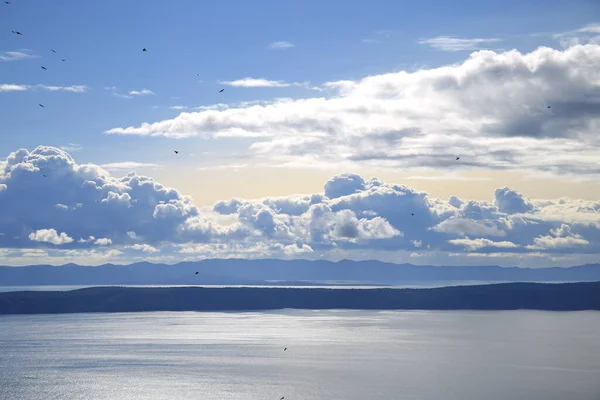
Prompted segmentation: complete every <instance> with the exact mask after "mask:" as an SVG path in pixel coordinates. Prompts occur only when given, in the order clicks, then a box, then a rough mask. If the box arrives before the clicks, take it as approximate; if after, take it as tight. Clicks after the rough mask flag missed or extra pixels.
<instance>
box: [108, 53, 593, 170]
mask: <svg viewBox="0 0 600 400" xmlns="http://www.w3.org/2000/svg"><path fill="white" fill-rule="evenodd" d="M598 64H600V46H597V45H586V46H575V47H571V48H568V49H566V50H563V51H560V50H553V49H550V48H546V47H542V48H539V49H537V50H535V51H533V52H531V53H528V54H522V53H519V52H518V51H510V52H505V53H495V52H492V51H480V52H476V53H473V54H472V55H471V56H470V57H469V58H468V59H467V60H466V61H464V62H463V63H461V64H456V65H450V66H444V67H440V68H434V69H421V70H418V71H414V72H406V71H401V72H396V73H389V74H382V75H375V76H370V77H366V78H364V79H362V80H358V81H339V82H329V83H326V84H325V85H324V87H326V88H327V90H328V93H329V94H328V96H322V97H312V98H305V99H296V100H293V99H278V100H274V101H272V102H270V103H268V104H251V105H240V106H236V107H230V106H227V107H225V106H223V107H213V108H208V109H203V110H201V111H199V112H192V113H182V114H180V115H179V116H177V117H175V118H172V119H167V120H163V121H158V122H149V123H143V124H141V125H139V126H129V127H117V128H113V129H109V130H108V131H106V133H107V134H121V135H139V136H164V137H172V138H182V137H194V136H199V137H205V138H220V137H228V138H235V137H239V138H253V140H252V144H251V145H250V146H249V148H248V151H249V152H250V153H251V155H252V156H254V157H260V158H268V159H269V161H271V163H272V164H273V163H280V164H292V163H295V164H296V165H302V166H310V165H321V166H323V167H326V166H337V165H345V166H347V167H348V168H354V167H365V166H366V167H378V168H389V169H395V170H398V169H402V170H410V169H413V168H432V169H434V170H435V169H438V170H443V171H444V172H447V173H450V172H453V171H459V170H464V169H466V168H469V169H471V170H477V169H481V170H487V169H490V168H491V169H498V170H518V171H520V172H530V173H535V174H540V173H545V174H550V175H553V176H557V175H562V176H568V177H571V176H579V177H589V179H600V167H599V166H598V163H597V157H598V153H599V152H600V148H599V145H600V140H599V139H598V137H597V134H596V132H597V127H598V126H600V106H599V104H600V96H599V95H598V93H600V72H599V70H598V68H596V65H598ZM549 105H551V108H548V106H549ZM457 156H461V158H460V160H458V161H457V160H456V157H457Z"/></svg>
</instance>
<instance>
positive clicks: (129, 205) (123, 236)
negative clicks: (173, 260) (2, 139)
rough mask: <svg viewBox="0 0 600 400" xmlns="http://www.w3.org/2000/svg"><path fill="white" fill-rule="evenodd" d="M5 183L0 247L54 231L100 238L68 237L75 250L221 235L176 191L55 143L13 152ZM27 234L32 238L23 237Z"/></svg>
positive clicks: (1, 195) (17, 244)
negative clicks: (112, 170)
mask: <svg viewBox="0 0 600 400" xmlns="http://www.w3.org/2000/svg"><path fill="white" fill-rule="evenodd" d="M43 175H46V177H44V176H43ZM0 182H1V183H2V184H3V185H5V186H6V188H5V189H4V190H2V191H0V209H1V210H2V212H1V213H0V232H3V233H4V236H1V237H0V246H1V247H31V246H33V245H34V243H41V242H48V240H45V241H40V238H49V237H52V236H56V235H57V234H54V235H52V233H53V232H65V233H66V234H68V237H69V238H90V237H91V238H92V239H94V238H96V239H94V240H89V239H84V240H83V241H73V240H66V239H65V240H64V241H63V244H64V245H66V246H70V247H71V248H74V249H75V248H81V247H89V246H93V245H104V246H107V245H126V244H135V243H136V241H141V243H146V244H150V245H152V244H153V243H160V242H163V241H166V242H180V241H186V240H201V239H204V240H206V239H207V238H210V237H211V236H214V235H218V234H219V232H218V230H217V229H216V228H215V227H213V226H211V224H210V223H208V222H207V223H204V220H203V217H202V216H201V215H200V213H199V211H198V209H197V208H196V207H195V206H194V205H193V204H192V202H191V199H190V198H189V197H187V196H184V195H182V194H181V193H179V192H178V191H176V190H174V189H169V188H166V187H164V186H163V185H160V184H159V183H157V182H155V181H154V180H153V179H152V178H149V177H145V176H140V175H137V174H135V173H129V174H127V175H126V176H124V177H122V178H115V177H112V176H111V175H110V174H109V173H108V172H107V171H106V170H104V169H102V168H101V167H98V166H96V165H93V164H81V165H80V164H77V163H76V162H75V161H74V160H73V158H71V156H70V155H69V154H68V153H66V152H65V151H63V150H60V149H57V148H54V147H48V146H39V147H37V148H36V149H35V150H33V151H31V152H29V151H28V150H26V149H20V150H18V151H16V152H13V153H11V154H10V155H9V156H8V158H7V160H6V163H5V164H4V171H3V174H2V175H1V177H0ZM192 218H193V220H190V219H192ZM192 221H193V222H194V223H193V224H192V223H191V222H192ZM186 223H188V225H189V226H188V225H185V224H186ZM50 227H51V228H50ZM48 229H50V230H49V231H44V230H48ZM52 229H53V230H52ZM40 230H41V232H42V233H43V236H40V235H41V234H42V233H40ZM129 232H135V236H134V237H133V238H132V237H131V235H130V233H129ZM30 234H32V235H33V236H32V238H33V239H32V240H30V241H24V240H23V237H25V238H27V237H28V236H29V235H30ZM61 235H62V233H61ZM61 235H59V237H61Z"/></svg>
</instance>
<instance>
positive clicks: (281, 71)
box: [0, 0, 600, 266]
mask: <svg viewBox="0 0 600 400" xmlns="http://www.w3.org/2000/svg"><path fill="white" fill-rule="evenodd" d="M0 10H1V12H0V26H3V27H5V28H4V31H3V32H2V33H0V109H2V119H1V121H0V124H1V131H0V134H1V135H2V141H0V152H2V154H3V156H2V158H1V159H2V160H4V159H6V160H7V161H6V162H3V164H2V166H3V168H2V169H3V172H2V174H0V209H2V211H0V263H6V264H19V263H21V264H22V263H26V262H28V263H34V262H36V261H43V262H50V263H61V262H63V261H74V262H78V261H81V259H82V258H83V259H86V260H88V261H86V262H92V263H95V262H98V263H99V262H105V261H111V262H121V263H123V262H129V261H132V260H139V259H149V260H153V261H164V262H167V261H168V262H176V261H180V260H184V259H199V258H206V257H223V256H232V255H241V256H248V257H259V256H272V257H299V256H302V257H309V258H310V257H312V258H319V257H325V258H329V259H336V258H356V259H365V258H367V259H369V258H378V259H385V260H394V261H405V262H412V263H434V264H435V263H437V264H440V263H441V264H444V263H446V264H449V263H452V264H457V263H458V264H483V263H488V264H489V263H492V264H506V265H515V264H518V265H524V266H536V265H539V264H540V263H541V262H543V263H545V264H544V265H572V264H576V263H582V262H587V261H593V260H595V257H596V255H597V254H598V250H600V216H599V215H600V168H598V166H597V157H598V156H599V155H600V142H598V140H597V139H596V136H597V134H596V133H597V126H600V117H599V115H600V99H598V97H597V93H598V92H599V91H600V87H599V84H598V82H600V77H599V76H597V73H598V72H597V68H594V63H596V61H600V23H599V22H600V4H599V3H598V2H597V1H595V0H573V1H571V2H568V3H567V2H564V1H559V0H550V1H541V0H540V1H533V0H531V1H502V2H482V1H474V0H473V1H471V0H464V1H456V2H449V1H442V0H440V1H434V0H428V1H419V2H414V1H398V0H397V1H370V2H358V1H328V2H324V1H312V0H310V1H303V2H283V1H259V2H245V1H220V2H212V3H209V2H199V1H192V0H190V1H183V0H181V1H173V2H165V1H161V2H159V1H138V0H131V1H116V0H107V1H102V2H83V1H76V0H64V1H60V2H33V1H30V0H12V2H11V4H8V5H6V4H2V5H1V6H0ZM12 30H14V31H20V32H22V35H15V34H14V33H11V31H12ZM143 48H146V49H147V50H148V51H147V52H142V49H143ZM51 49H54V50H56V53H53V52H51ZM62 59H66V61H64V62H63V61H61V60H62ZM41 66H44V67H46V68H47V70H43V69H42V68H41ZM197 75H199V76H197ZM222 88H225V91H224V92H223V93H218V92H219V90H220V89H222ZM38 103H41V104H43V105H44V106H45V107H44V108H41V107H39V106H38ZM550 105H552V107H551V108H548V106H550ZM38 146H50V147H38ZM36 148H37V149H36ZM19 149H27V151H19ZM34 149H35V150H34ZM60 149H62V150H60ZM173 150H178V151H179V152H180V154H178V155H176V154H174V152H173ZM458 156H460V162H457V161H459V160H457V159H456V157H458ZM71 157H72V158H71ZM84 164H90V165H87V166H86V165H84ZM128 173H132V174H133V175H129V177H126V178H123V179H122V180H119V179H120V177H122V176H124V175H126V174H128ZM136 173H137V174H140V175H136ZM40 174H42V175H41V176H43V177H44V178H47V179H45V180H44V179H42V178H40ZM109 174H112V175H109ZM44 175H45V176H44ZM141 175H143V176H147V177H148V178H141V177H140V176H141ZM372 177H375V178H377V179H375V180H370V178H372ZM91 182H94V183H93V185H92V183H91ZM140 182H142V183H140ZM94 185H95V186H94ZM162 185H164V186H162ZM92 186H93V187H95V189H94V190H91V189H90V188H92ZM165 187H172V188H174V189H173V190H170V189H166V188H165ZM323 193H325V195H324V194H323ZM293 194H303V196H304V197H303V196H300V197H297V196H296V197H294V196H292V195H293ZM184 195H191V196H192V198H187V197H185V196H184ZM98 196H99V197H98ZM274 196H280V198H279V199H275V198H274ZM281 196H283V197H281ZM306 196H308V197H306ZM323 196H325V197H323ZM564 196H570V197H571V199H569V200H568V201H566V200H560V198H562V197H564ZM215 204H216V205H215ZM402 207H404V208H402ZM399 210H403V211H399ZM409 210H420V211H419V212H417V213H416V215H417V216H416V217H415V218H413V219H409V220H406V219H405V217H406V215H409V214H411V213H413V212H412V211H409ZM62 213H67V214H62ZM399 213H400V214H402V213H404V214H402V216H401V215H400V214H399ZM406 213H408V214H406ZM405 214H406V215H405ZM134 217H135V218H134ZM128 218H133V219H131V220H129V219H128ZM111 223H112V225H111ZM134 228H135V229H134ZM155 230H159V231H161V232H165V233H164V234H162V233H161V234H158V233H155V232H154V231H155ZM132 232H135V233H136V234H132ZM153 232H154V233H153ZM136 252H137V253H136ZM89 260H93V261H89Z"/></svg>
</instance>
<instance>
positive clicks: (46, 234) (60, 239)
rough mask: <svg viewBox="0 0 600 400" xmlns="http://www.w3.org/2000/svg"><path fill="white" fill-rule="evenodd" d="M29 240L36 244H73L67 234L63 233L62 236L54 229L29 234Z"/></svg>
mask: <svg viewBox="0 0 600 400" xmlns="http://www.w3.org/2000/svg"><path fill="white" fill-rule="evenodd" d="M29 240H33V241H35V242H44V243H51V244H54V245H57V246H59V245H61V244H66V243H71V242H72V241H73V239H72V238H70V237H69V236H68V235H67V234H66V233H64V232H61V233H60V235H59V234H58V233H57V232H56V230H54V229H39V230H37V231H35V232H32V233H30V234H29Z"/></svg>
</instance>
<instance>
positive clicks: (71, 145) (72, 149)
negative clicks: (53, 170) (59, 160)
mask: <svg viewBox="0 0 600 400" xmlns="http://www.w3.org/2000/svg"><path fill="white" fill-rule="evenodd" d="M59 148H60V149H61V150H64V151H66V152H68V153H73V152H76V151H81V149H83V147H82V146H81V145H80V144H77V143H69V144H68V145H66V146H60V147H59Z"/></svg>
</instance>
